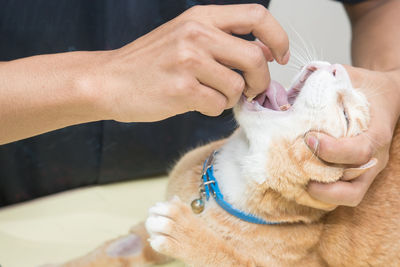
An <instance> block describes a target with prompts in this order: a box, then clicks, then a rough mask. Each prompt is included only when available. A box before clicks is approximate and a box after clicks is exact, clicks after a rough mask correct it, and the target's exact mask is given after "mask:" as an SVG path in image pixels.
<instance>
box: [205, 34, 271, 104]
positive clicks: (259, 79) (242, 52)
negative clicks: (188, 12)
mask: <svg viewBox="0 0 400 267" xmlns="http://www.w3.org/2000/svg"><path fill="white" fill-rule="evenodd" d="M212 38H213V42H212V43H211V44H210V43H209V44H207V46H208V49H209V51H210V53H211V54H212V56H213V57H214V58H215V59H216V60H217V61H218V62H221V63H222V64H224V65H227V66H230V67H232V68H235V69H239V70H241V71H242V72H243V77H244V78H245V81H246V90H245V95H246V96H247V97H250V98H254V97H255V96H256V95H258V94H260V93H262V92H263V91H264V90H265V89H266V88H267V87H268V85H269V82H270V76H269V69H268V61H267V59H266V57H265V56H264V52H263V49H262V48H261V47H260V45H256V44H254V42H253V43H252V42H248V41H245V40H243V39H240V38H237V37H234V36H231V35H229V34H226V33H224V32H222V31H216V33H215V34H214V36H213V37H212Z"/></svg>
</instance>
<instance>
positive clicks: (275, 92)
mask: <svg viewBox="0 0 400 267" xmlns="http://www.w3.org/2000/svg"><path fill="white" fill-rule="evenodd" d="M316 70H317V68H316V67H314V66H307V67H306V68H305V69H304V70H303V72H302V73H301V74H300V76H299V78H298V79H297V80H296V81H295V82H294V83H293V85H292V86H291V87H290V89H289V90H288V91H287V90H286V89H285V88H284V87H283V86H282V85H281V84H280V83H278V82H277V81H271V84H270V86H269V88H267V89H266V90H265V91H264V92H262V93H261V94H259V95H257V96H256V97H255V98H254V99H253V100H251V101H248V100H247V99H246V97H245V96H244V95H243V96H242V101H243V103H244V105H245V106H246V107H247V108H248V109H249V110H251V111H261V110H266V109H267V110H268V109H269V110H275V111H287V110H289V109H290V108H291V106H292V105H293V104H294V102H295V101H296V99H297V96H298V95H299V94H300V92H301V89H302V88H303V87H304V84H305V83H306V81H307V79H308V78H309V77H310V76H311V74H312V73H313V72H314V71H316Z"/></svg>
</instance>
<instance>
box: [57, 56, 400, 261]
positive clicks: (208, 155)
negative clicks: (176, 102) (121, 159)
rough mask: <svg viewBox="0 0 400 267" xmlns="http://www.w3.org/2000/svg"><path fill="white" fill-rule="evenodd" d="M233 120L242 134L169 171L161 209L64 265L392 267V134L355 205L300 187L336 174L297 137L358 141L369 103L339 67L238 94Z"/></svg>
mask: <svg viewBox="0 0 400 267" xmlns="http://www.w3.org/2000/svg"><path fill="white" fill-rule="evenodd" d="M234 113H235V118H236V120H237V121H238V124H239V125H240V127H239V128H238V129H237V130H236V131H235V132H234V134H233V135H232V136H230V137H229V138H227V139H225V140H219V141H216V142H212V143H210V144H208V145H205V146H202V147H199V148H197V149H195V150H193V151H191V152H189V153H187V154H186V155H185V156H184V157H183V158H182V159H181V160H180V161H179V162H178V163H177V164H176V166H175V167H174V169H173V170H172V172H171V174H170V180H169V185H168V189H167V201H165V202H161V203H157V204H156V205H155V206H153V207H152V208H150V210H149V217H148V219H147V220H146V222H145V223H142V224H140V225H138V226H136V227H134V228H132V230H131V231H130V234H129V235H126V236H123V237H120V238H117V239H115V240H111V241H108V242H106V243H105V244H103V245H102V246H101V247H99V248H98V249H96V250H95V251H93V252H91V253H90V254H88V255H86V256H84V257H81V258H79V259H75V260H72V261H70V262H68V263H65V264H63V265H62V266H148V265H152V264H160V263H165V262H168V261H170V260H171V259H172V258H175V259H179V260H181V261H183V262H185V263H187V264H188V265H190V266H201V267H203V266H296V265H297V266H400V212H399V211H400V195H399V192H400V177H398V175H399V171H400V167H399V166H400V162H399V161H400V157H399V155H398V153H399V151H400V134H399V131H400V129H399V128H397V129H396V131H395V136H394V139H393V143H392V147H391V151H390V161H389V163H388V165H387V167H386V168H385V169H384V170H383V171H382V172H381V173H380V174H379V176H378V177H377V178H376V179H375V181H374V183H373V184H372V185H371V187H370V189H369V191H368V192H367V194H366V196H365V197H364V199H363V201H362V202H361V204H360V205H358V206H357V207H354V208H353V207H344V206H339V207H337V206H334V205H330V204H327V203H323V202H320V201H318V200H316V199H313V198H312V197H311V196H310V195H309V194H308V193H307V191H306V188H307V184H308V183H309V182H310V181H311V180H312V181H318V182H324V183H329V182H335V181H337V180H339V179H341V177H342V175H343V172H344V171H345V169H344V166H340V165H332V164H328V163H326V162H323V161H321V160H320V159H319V158H317V157H316V156H315V155H314V153H313V151H312V150H310V149H309V148H308V147H307V146H306V144H305V142H304V141H303V140H304V138H303V137H304V135H305V134H307V133H308V132H309V131H319V132H324V133H327V134H329V135H331V136H334V137H343V136H355V135H358V134H362V133H363V132H364V131H366V130H367V128H368V125H369V120H370V115H369V104H368V100H367V98H366V97H365V96H364V95H363V94H362V93H361V91H359V90H357V89H355V88H353V86H352V84H351V81H350V78H349V75H348V74H347V72H346V70H345V68H344V67H343V66H342V65H339V64H330V63H328V62H322V61H314V62H311V63H309V64H308V65H307V66H304V67H303V68H302V69H301V71H300V72H299V73H298V74H297V76H296V77H295V79H294V82H293V85H292V87H291V89H290V90H289V91H286V90H284V88H283V87H282V86H281V85H279V84H278V83H276V82H272V84H271V86H270V89H269V90H268V91H266V92H264V93H262V94H260V95H259V96H257V97H256V98H255V99H254V100H251V101H248V100H246V99H245V98H244V97H242V99H241V100H240V101H239V103H238V104H237V105H236V106H235V108H234ZM374 164H376V159H372V160H371V161H370V162H368V163H366V164H365V165H363V166H361V167H360V168H354V169H353V171H356V172H358V173H360V174H361V173H362V172H364V171H366V170H368V169H369V168H371V167H372V166H374ZM214 177H215V180H216V182H215V181H211V180H213V178H214ZM216 184H217V185H218V188H217V187H216ZM199 189H200V190H199ZM218 190H220V192H221V194H222V195H223V196H222V197H223V200H221V199H222V198H221V195H219V191H218ZM206 191H207V192H206ZM214 195H216V196H217V197H218V196H219V197H220V198H219V200H218V201H219V202H217V200H216V199H215V198H214ZM221 202H224V203H222V204H221ZM226 203H228V204H226ZM224 205H225V206H224ZM223 207H225V210H224V208H223ZM232 213H233V214H234V215H233V214H232ZM237 216H239V217H237Z"/></svg>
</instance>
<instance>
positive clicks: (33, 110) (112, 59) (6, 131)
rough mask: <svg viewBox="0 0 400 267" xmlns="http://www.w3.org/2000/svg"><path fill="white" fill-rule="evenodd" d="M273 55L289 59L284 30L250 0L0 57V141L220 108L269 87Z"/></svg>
mask: <svg viewBox="0 0 400 267" xmlns="http://www.w3.org/2000/svg"><path fill="white" fill-rule="evenodd" d="M232 33H234V34H247V33H253V34H254V36H256V37H257V38H258V39H259V40H260V41H259V42H250V41H246V40H243V39H240V38H238V37H235V36H233V35H232ZM273 59H275V60H276V61H277V62H279V63H281V64H286V63H287V61H288V60H289V42H288V38H287V34H286V33H285V31H284V30H283V29H282V27H281V26H280V25H279V24H278V22H277V21H276V20H275V19H274V18H273V17H272V16H271V14H270V13H269V12H268V11H267V10H266V9H265V7H263V6H261V5H255V4H248V5H230V6H197V7H194V8H191V9H189V10H187V11H186V12H184V13H183V14H181V15H180V16H178V17H177V18H175V19H173V20H171V21H169V22H167V23H166V24H164V25H162V26H160V27H158V28H157V29H155V30H154V31H152V32H150V33H149V34H147V35H145V36H143V37H141V38H139V39H137V40H136V41H134V42H132V43H130V44H128V45H126V46H124V47H122V48H120V49H116V50H112V51H97V52H73V53H60V54H54V55H41V56H34V57H29V58H25V59H20V60H14V61H10V62H1V63H0V129H1V130H0V144H4V143H8V142H11V141H15V140H18V139H22V138H26V137H30V136H33V135H37V134H40V133H43V132H47V131H51V130H54V129H58V128H62V127H65V126H69V125H73V124H78V123H83V122H90V121H96V120H105V119H113V120H117V121H127V122H128V121H129V122H131V121H136V122H139V121H157V120H162V119H165V118H167V117H171V116H174V115H176V114H180V113H184V112H187V111H192V110H196V111H199V112H201V113H203V114H206V115H211V116H215V115H219V114H220V113H221V112H222V111H223V110H224V109H226V108H229V107H232V106H233V105H234V104H235V103H236V102H237V101H238V99H239V97H240V96H241V94H242V92H244V93H245V94H246V96H248V97H254V96H255V95H257V94H258V93H260V92H262V91H264V90H265V89H266V88H267V87H268V84H269V71H268V64H267V62H268V61H269V60H273ZM232 69H238V70H241V71H242V73H243V76H242V75H240V74H238V73H237V72H235V71H234V70H232Z"/></svg>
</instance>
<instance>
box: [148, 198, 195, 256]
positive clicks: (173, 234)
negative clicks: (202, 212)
mask: <svg viewBox="0 0 400 267" xmlns="http://www.w3.org/2000/svg"><path fill="white" fill-rule="evenodd" d="M197 223H198V222H197V219H196V217H195V216H194V215H193V213H192V211H191V209H190V207H189V205H186V204H184V203H183V202H182V201H181V200H180V199H179V198H178V197H177V196H175V197H173V199H172V200H170V201H168V202H159V203H157V204H156V205H154V206H153V207H152V208H150V210H149V217H148V218H147V220H146V229H147V231H148V232H149V234H150V238H149V242H150V245H151V247H152V248H153V249H154V250H156V251H158V252H160V253H163V254H166V255H169V256H173V257H176V258H181V257H183V254H184V250H191V249H193V248H192V244H191V241H195V239H192V238H193V236H192V235H193V234H194V233H197V231H198V229H195V228H196V226H195V225H196V224H197Z"/></svg>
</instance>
